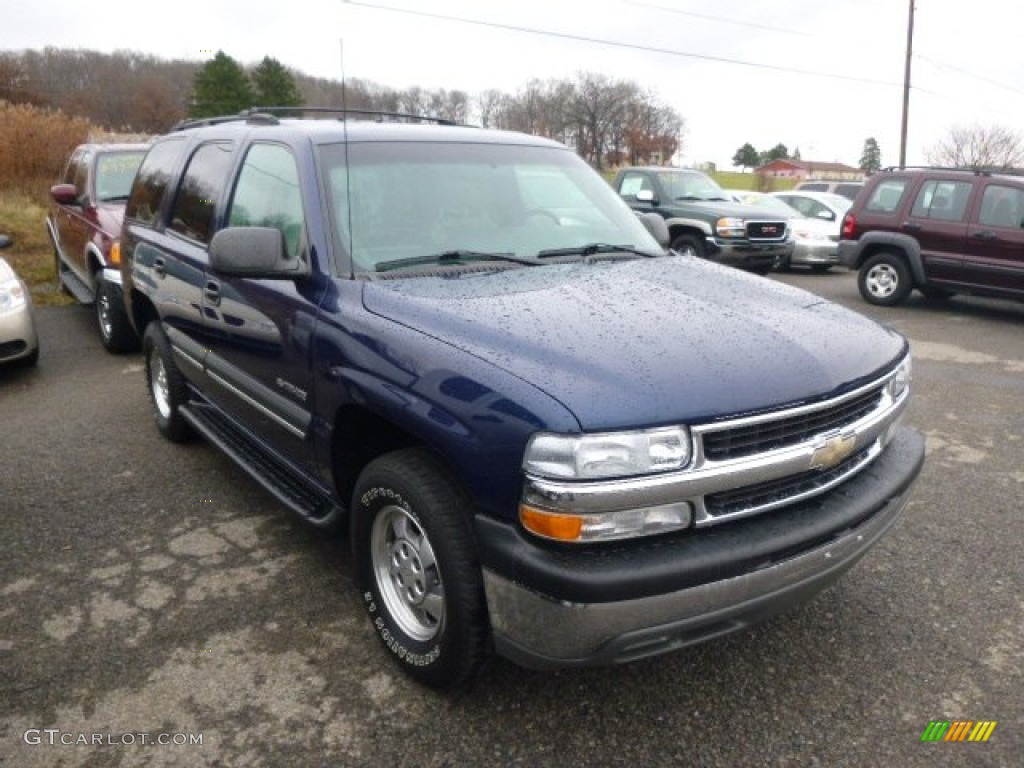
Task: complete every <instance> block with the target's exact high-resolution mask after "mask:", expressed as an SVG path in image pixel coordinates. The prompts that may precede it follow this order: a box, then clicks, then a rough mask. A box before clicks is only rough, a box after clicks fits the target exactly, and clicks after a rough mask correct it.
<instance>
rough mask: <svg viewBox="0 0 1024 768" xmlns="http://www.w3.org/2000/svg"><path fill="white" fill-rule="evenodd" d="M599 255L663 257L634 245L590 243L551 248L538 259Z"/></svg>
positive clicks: (541, 253) (539, 253)
mask: <svg viewBox="0 0 1024 768" xmlns="http://www.w3.org/2000/svg"><path fill="white" fill-rule="evenodd" d="M598 253H632V254H633V255H635V256H643V257H644V258H645V259H653V258H655V257H657V256H661V255H662V254H660V253H651V252H650V251H641V250H640V249H639V248H634V247H633V246H632V245H612V244H611V243H590V244H588V245H577V246H575V247H573V248H550V249H548V250H546V251H540V252H538V253H537V258H538V259H546V258H550V257H553V256H594V255H596V254H598Z"/></svg>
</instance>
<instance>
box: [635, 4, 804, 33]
mask: <svg viewBox="0 0 1024 768" xmlns="http://www.w3.org/2000/svg"><path fill="white" fill-rule="evenodd" d="M622 1H623V2H624V3H626V5H635V6H638V7H640V8H653V9H654V10H657V11H664V12H665V13H675V14H677V15H679V16H692V17H693V18H695V19H704V20H706V21H718V22H721V23H722V24H732V25H734V26H737V27H751V28H752V29H764V30H767V31H769V32H785V33H786V34H787V35H800V36H801V37H814V35H812V34H811V33H809V32H801V31H800V30H797V29H786V28H785V27H773V26H770V25H768V24H757V23H755V22H752V21H738V20H736V19H727V18H725V17H724V16H712V15H711V14H707V13H696V12H694V11H684V10H682V9H681V8H670V7H668V6H666V5H658V4H657V3H642V2H640V0H622Z"/></svg>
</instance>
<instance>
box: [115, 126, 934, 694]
mask: <svg viewBox="0 0 1024 768" xmlns="http://www.w3.org/2000/svg"><path fill="white" fill-rule="evenodd" d="M278 115H280V113H278ZM664 235H665V233H664V226H662V228H661V229H659V228H658V227H657V226H655V225H654V223H652V222H651V221H650V220H649V219H648V220H646V221H645V220H643V218H642V217H641V216H638V215H637V214H635V213H634V212H633V211H631V210H630V209H629V207H628V206H627V205H626V204H625V203H624V202H623V201H622V200H621V199H620V198H619V196H618V195H617V194H616V193H615V192H614V191H613V190H612V189H611V188H610V187H609V185H608V184H606V183H605V182H604V181H603V180H602V179H601V178H600V177H599V176H598V175H597V174H595V173H594V172H593V171H592V170H591V169H590V168H589V167H587V165H586V164H585V163H584V162H582V161H581V160H580V159H579V157H578V156H576V155H575V154H574V153H573V152H571V151H570V150H568V149H567V148H565V147H564V146H562V145H560V144H557V143H555V142H552V141H548V140H545V139H540V138H536V137H532V136H526V135H522V134H517V133H508V132H500V131H488V130H480V129H475V128H469V127H463V126H452V125H443V124H433V123H427V122H409V121H402V120H400V119H399V118H397V117H394V116H385V115H381V116H378V117H377V118H376V119H374V120H367V119H353V116H352V115H348V118H347V119H345V116H344V115H342V119H336V118H335V119H322V118H321V119H304V118H289V117H284V116H275V114H271V113H268V112H266V111H262V112H256V113H250V114H247V115H242V116H235V117H233V118H225V119H211V120H206V121H198V122H195V123H190V124H185V125H182V126H180V127H179V128H178V129H176V130H174V131H172V132H171V133H169V134H168V135H167V136H164V137H162V138H160V139H159V140H157V141H156V142H155V143H154V144H153V146H152V148H151V149H150V150H149V153H148V154H147V156H146V158H145V160H144V161H143V163H142V166H141V168H140V169H139V172H138V175H137V176H136V179H135V182H134V185H133V187H132V191H131V196H130V199H129V201H128V204H127V209H126V217H125V229H124V234H123V238H124V245H123V249H122V252H123V262H122V270H123V273H122V277H123V282H124V285H125V286H126V291H125V298H126V305H127V309H128V312H129V314H130V317H131V318H132V322H133V324H134V327H135V329H136V330H137V332H138V333H139V335H140V337H141V338H142V339H143V348H144V359H145V380H146V384H147V388H148V390H149V393H150V396H151V399H152V402H153V412H154V416H155V420H156V424H157V426H158V428H159V429H160V431H161V432H162V433H163V434H164V435H165V436H166V437H167V438H169V439H171V440H185V439H187V438H189V437H190V436H192V435H195V434H198V435H200V436H202V437H203V438H205V439H206V440H208V441H209V442H211V443H213V444H215V445H216V446H217V447H219V448H220V449H221V450H223V451H224V452H225V453H226V454H227V455H229V456H230V457H231V458H232V459H234V460H235V461H236V462H237V463H238V464H239V465H240V466H241V467H243V468H244V469H245V470H247V471H248V472H249V473H250V474H251V475H252V477H253V478H254V479H255V480H256V481H258V482H259V483H261V484H262V485H263V486H265V487H266V488H267V490H268V491H269V492H270V493H272V494H274V495H275V496H276V497H277V498H278V499H279V500H280V502H281V503H282V504H283V505H285V506H287V507H289V508H290V509H292V510H294V511H295V512H297V513H298V514H299V515H301V516H302V517H303V518H305V520H307V521H308V522H309V523H310V524H311V525H313V526H317V527H320V528H323V529H329V530H337V529H341V530H342V531H344V532H346V533H347V535H348V539H349V542H350V546H351V549H352V552H353V557H354V562H355V572H356V578H357V580H358V583H359V596H360V600H361V602H362V603H363V604H364V606H365V610H366V612H367V614H368V616H369V618H370V621H371V623H372V625H373V627H374V629H375V631H376V632H377V634H378V636H379V638H380V640H381V641H382V643H383V645H384V647H385V648H386V649H387V651H388V652H389V653H390V654H391V655H392V656H393V657H394V659H395V660H396V662H397V663H398V664H399V665H400V666H401V667H402V668H404V669H405V670H406V671H407V672H408V673H409V674H410V675H412V676H413V677H414V678H416V679H417V680H419V681H421V682H423V683H425V684H428V685H431V686H435V687H449V686H452V685H456V684H459V683H461V682H464V681H466V680H468V679H469V678H470V677H471V676H472V675H473V674H474V673H475V672H476V671H477V670H478V668H479V666H480V664H481V662H482V661H483V660H484V659H485V658H486V657H487V655H488V654H490V653H491V652H497V653H499V654H501V655H503V656H505V657H507V658H509V659H512V660H514V661H516V662H518V663H520V664H522V665H525V666H529V667H535V668H553V667H568V666H582V665H591V664H609V663H617V662H623V661H629V660H631V659H637V658H642V657H646V656H650V655H654V654H659V653H663V652H666V651H670V650H673V649H676V648H680V647H683V646H685V645H688V644H691V643H695V642H699V641H702V640H707V639H711V638H714V637H718V636H720V635H722V634H723V633H726V632H729V631H733V630H737V629H741V628H743V627H746V626H748V625H750V624H752V623H754V622H756V621H759V620H762V619H764V618H766V617H768V616H771V615H773V614H776V613H778V612H779V611H781V610H783V609H785V608H787V607H788V606H791V605H794V604H797V603H799V602H801V601H803V600H806V599H807V598H809V597H811V596H812V595H814V594H815V593H817V592H818V591H820V590H821V589H823V588H824V587H826V586H827V585H829V584H830V583H832V582H833V581H834V580H835V579H836V578H838V577H839V576H840V575H841V574H842V573H844V572H845V571H846V570H847V569H849V568H850V567H851V566H852V565H853V564H854V563H855V562H856V561H857V560H858V559H859V558H860V557H861V556H862V555H864V553H865V552H866V551H867V550H868V549H870V548H871V546H872V545H873V544H874V543H875V542H876V541H878V539H879V538H880V537H882V536H883V535H884V534H885V533H886V532H887V531H888V530H889V529H890V527H891V526H892V525H893V524H894V522H895V521H896V520H897V519H898V518H899V517H900V515H901V513H902V511H903V509H904V507H905V506H906V504H907V500H908V496H909V494H910V491H911V487H912V486H913V484H914V481H915V479H916V478H917V476H918V473H919V471H920V468H921V465H922V461H923V454H924V452H923V439H922V437H921V436H920V434H919V433H917V432H915V431H913V430H912V429H910V428H908V427H906V426H902V425H901V417H902V415H903V413H904V411H905V409H906V406H907V402H908V397H909V386H910V373H911V370H910V356H909V350H908V345H907V342H906V341H905V340H904V339H903V338H902V337H901V336H900V335H899V334H897V333H895V332H893V331H891V330H887V329H885V328H882V327H880V326H879V325H876V324H875V323H873V322H871V321H869V320H867V319H865V318H863V317H861V316H859V315H857V314H854V313H853V312H850V311H847V310H845V309H843V308H841V307H838V306H836V305H834V304H830V303H828V302H825V301H823V300H821V299H819V298H817V297H814V296H811V295H809V294H806V293H803V292H801V291H798V290H795V289H792V288H789V287H786V286H783V285H781V284H778V283H774V282H770V281H766V280H763V279H762V278H758V277H755V276H752V275H748V274H745V273H742V272H739V271H736V270H733V269H730V268H728V267H723V266H720V265H716V264H712V263H708V262H706V261H703V260H699V259H696V258H693V257H692V256H689V255H685V254H675V253H672V252H667V251H666V250H665V248H664V245H665V243H666V242H667V241H666V239H665V237H664ZM164 471H173V468H165V469H164ZM808 642H809V643H810V642H814V640H813V639H812V638H808Z"/></svg>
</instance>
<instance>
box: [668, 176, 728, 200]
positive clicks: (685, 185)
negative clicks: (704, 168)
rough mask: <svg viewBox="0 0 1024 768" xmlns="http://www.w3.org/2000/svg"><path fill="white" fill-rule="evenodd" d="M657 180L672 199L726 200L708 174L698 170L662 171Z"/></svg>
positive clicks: (721, 190) (726, 196) (722, 191)
mask: <svg viewBox="0 0 1024 768" xmlns="http://www.w3.org/2000/svg"><path fill="white" fill-rule="evenodd" d="M658 180H659V181H660V182H661V185H662V187H664V189H665V192H666V193H667V194H668V196H669V197H671V198H672V199H673V200H728V199H729V198H728V195H726V194H725V190H723V189H722V188H721V187H720V186H718V185H717V184H716V183H715V182H714V181H713V180H712V179H711V177H710V176H705V175H704V174H703V173H700V172H699V171H662V172H660V173H658Z"/></svg>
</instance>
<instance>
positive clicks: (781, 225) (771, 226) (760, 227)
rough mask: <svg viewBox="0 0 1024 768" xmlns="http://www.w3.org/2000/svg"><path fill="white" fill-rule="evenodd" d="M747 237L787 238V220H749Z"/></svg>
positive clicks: (757, 238)
mask: <svg viewBox="0 0 1024 768" xmlns="http://www.w3.org/2000/svg"><path fill="white" fill-rule="evenodd" d="M747 237H748V238H749V239H750V240H785V239H786V222H784V221H748V222H747Z"/></svg>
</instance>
